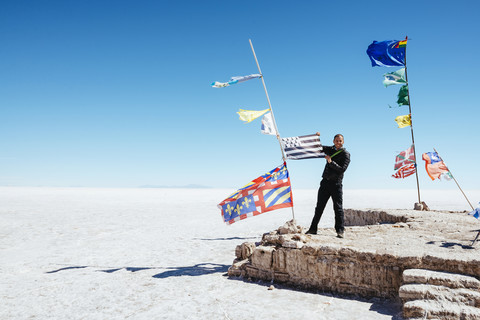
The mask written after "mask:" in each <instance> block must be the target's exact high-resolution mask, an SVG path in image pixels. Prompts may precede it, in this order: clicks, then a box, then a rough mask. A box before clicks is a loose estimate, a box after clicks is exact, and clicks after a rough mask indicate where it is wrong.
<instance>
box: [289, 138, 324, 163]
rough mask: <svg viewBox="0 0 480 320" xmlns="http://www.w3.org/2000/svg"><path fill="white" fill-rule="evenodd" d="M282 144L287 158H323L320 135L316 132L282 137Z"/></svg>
mask: <svg viewBox="0 0 480 320" xmlns="http://www.w3.org/2000/svg"><path fill="white" fill-rule="evenodd" d="M282 145H283V150H285V155H286V156H287V159H293V160H300V159H311V158H325V153H323V148H322V143H321V142H320V137H319V136H318V135H316V134H311V135H308V136H298V137H291V138H282Z"/></svg>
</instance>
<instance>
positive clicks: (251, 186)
mask: <svg viewBox="0 0 480 320" xmlns="http://www.w3.org/2000/svg"><path fill="white" fill-rule="evenodd" d="M288 207H293V200H292V190H291V186H290V178H289V176H288V170H287V167H286V163H283V164H282V165H280V166H278V167H276V168H275V169H273V170H271V171H269V172H267V173H265V174H264V175H261V176H260V177H258V178H256V179H254V180H252V181H250V182H249V183H248V184H246V185H245V186H243V187H242V188H240V189H238V190H237V191H236V192H235V193H233V194H232V195H230V196H229V197H228V198H226V199H225V200H223V201H222V202H220V203H219V204H218V208H219V209H220V210H221V212H222V218H223V221H224V222H225V223H226V224H228V225H230V224H232V223H234V222H237V221H240V220H243V219H246V218H248V217H253V216H256V215H259V214H262V213H264V212H268V211H273V210H277V209H281V208H288Z"/></svg>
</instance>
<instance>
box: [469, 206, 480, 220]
mask: <svg viewBox="0 0 480 320" xmlns="http://www.w3.org/2000/svg"><path fill="white" fill-rule="evenodd" d="M469 215H471V216H473V217H474V218H477V219H480V208H476V209H475V210H473V211H472V212H470V213H469Z"/></svg>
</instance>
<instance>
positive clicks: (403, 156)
mask: <svg viewBox="0 0 480 320" xmlns="http://www.w3.org/2000/svg"><path fill="white" fill-rule="evenodd" d="M410 163H415V153H414V152H413V145H411V146H410V148H408V149H407V150H405V151H402V152H400V154H398V155H397V156H396V157H395V166H394V167H393V169H394V170H397V169H399V168H400V167H403V166H404V165H406V164H410Z"/></svg>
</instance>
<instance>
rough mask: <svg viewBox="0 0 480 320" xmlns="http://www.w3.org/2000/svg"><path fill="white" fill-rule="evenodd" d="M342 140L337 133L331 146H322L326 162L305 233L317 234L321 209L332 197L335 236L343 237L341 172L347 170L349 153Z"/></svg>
mask: <svg viewBox="0 0 480 320" xmlns="http://www.w3.org/2000/svg"><path fill="white" fill-rule="evenodd" d="M317 135H320V133H318V132H317ZM343 142H344V141H343V135H341V134H337V135H335V137H334V138H333V144H334V145H333V146H331V147H328V146H324V147H323V152H324V153H325V159H326V160H327V163H326V164H325V169H324V170H323V174H322V178H323V179H322V182H320V188H319V189H318V196H317V206H316V207H315V215H314V216H313V220H312V223H311V225H310V228H309V229H308V231H307V234H317V227H318V223H319V222H320V218H321V217H322V214H323V210H324V209H325V206H326V204H327V202H328V199H329V198H330V197H332V201H333V209H334V210H335V231H337V237H339V238H343V237H344V232H345V227H344V225H343V190H342V188H343V185H342V180H343V173H344V172H345V170H347V167H348V165H349V163H350V153H348V151H347V150H345V148H343Z"/></svg>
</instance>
